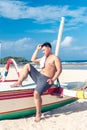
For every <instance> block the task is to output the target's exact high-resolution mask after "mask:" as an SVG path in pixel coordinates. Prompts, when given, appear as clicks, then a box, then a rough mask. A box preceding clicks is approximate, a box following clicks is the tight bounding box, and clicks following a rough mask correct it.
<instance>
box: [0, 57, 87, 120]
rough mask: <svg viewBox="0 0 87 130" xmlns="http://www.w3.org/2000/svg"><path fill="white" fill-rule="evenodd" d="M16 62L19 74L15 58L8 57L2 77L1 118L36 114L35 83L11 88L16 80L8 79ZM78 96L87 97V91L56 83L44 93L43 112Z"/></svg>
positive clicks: (0, 89) (67, 102)
mask: <svg viewBox="0 0 87 130" xmlns="http://www.w3.org/2000/svg"><path fill="white" fill-rule="evenodd" d="M11 63H12V64H14V66H15V69H16V72H17V75H18V77H19V71H18V67H17V64H16V62H15V61H14V59H8V61H7V64H6V66H5V72H4V78H2V79H0V120H2V119H12V118H20V117H25V116H29V115H33V114H35V110H36V109H35V105H34V99H33V92H34V88H35V84H34V83H31V84H30V83H29V82H28V81H26V80H25V81H24V82H23V86H21V87H14V88H11V87H10V85H11V84H13V83H14V82H16V81H17V79H16V80H6V77H7V74H8V70H9V66H10V64H11ZM59 94H61V95H62V96H63V97H61V96H60V95H59ZM78 98H87V92H83V91H75V90H74V91H73V90H68V89H65V88H61V87H60V86H58V85H56V84H54V85H53V86H52V87H51V88H49V89H48V90H47V91H46V92H44V93H43V95H42V100H43V104H42V112H46V111H49V110H52V109H55V108H57V107H61V106H64V105H66V104H69V103H72V102H74V101H76V100H77V99H78Z"/></svg>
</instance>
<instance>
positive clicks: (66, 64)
mask: <svg viewBox="0 0 87 130" xmlns="http://www.w3.org/2000/svg"><path fill="white" fill-rule="evenodd" d="M62 67H63V69H77V70H78V69H80V70H81V69H82V70H85V69H87V60H73V61H62Z"/></svg>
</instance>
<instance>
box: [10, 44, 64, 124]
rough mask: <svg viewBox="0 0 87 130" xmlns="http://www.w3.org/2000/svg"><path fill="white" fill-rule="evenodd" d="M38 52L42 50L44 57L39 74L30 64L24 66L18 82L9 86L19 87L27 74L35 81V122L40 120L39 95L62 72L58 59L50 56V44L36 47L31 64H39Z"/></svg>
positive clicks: (40, 101)
mask: <svg viewBox="0 0 87 130" xmlns="http://www.w3.org/2000/svg"><path fill="white" fill-rule="evenodd" d="M40 50H42V52H43V55H44V56H45V57H46V59H45V62H44V66H43V68H42V69H41V70H40V72H38V71H37V70H36V69H35V68H34V67H33V66H32V65H31V64H26V65H25V66H24V68H23V70H22V72H21V74H20V77H19V80H18V81H17V82H16V83H15V84H13V85H11V86H12V87H16V86H21V85H22V82H23V81H24V80H25V78H26V77H27V75H28V74H29V75H30V76H31V78H32V79H33V80H34V81H35V83H36V85H37V86H36V88H35V90H34V102H35V106H36V117H35V121H36V122H38V121H40V119H41V105H42V99H41V95H42V94H43V92H44V91H46V90H47V89H48V88H49V87H51V86H52V84H53V83H54V81H55V80H56V79H57V78H58V77H59V75H60V73H61V71H62V65H61V62H60V59H59V58H58V57H57V56H55V55H53V54H52V47H51V44H50V43H48V42H46V43H44V44H42V45H38V46H37V48H36V50H35V52H34V53H33V55H32V58H31V61H32V62H35V63H39V62H40V61H41V58H37V55H38V52H39V51H40Z"/></svg>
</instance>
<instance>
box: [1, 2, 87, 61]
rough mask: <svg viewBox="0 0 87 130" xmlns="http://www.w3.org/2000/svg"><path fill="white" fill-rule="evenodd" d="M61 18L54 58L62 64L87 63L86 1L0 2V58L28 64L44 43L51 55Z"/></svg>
mask: <svg viewBox="0 0 87 130" xmlns="http://www.w3.org/2000/svg"><path fill="white" fill-rule="evenodd" d="M62 17H64V19H65V21H64V27H63V33H62V39H61V43H60V49H59V55H58V56H59V57H60V59H61V60H62V61H66V60H87V0H84V1H82V0H3V1H2V0H0V58H3V57H6V56H18V57H24V58H26V59H28V60H30V59H31V56H32V54H33V52H34V50H35V49H36V47H37V45H38V44H42V43H44V42H50V43H51V44H52V51H53V53H55V48H56V43H57V40H58V34H59V27H60V22H61V18H62ZM41 55H42V53H41V52H40V54H39V56H41Z"/></svg>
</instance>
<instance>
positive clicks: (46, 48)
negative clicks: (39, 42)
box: [42, 46, 51, 56]
mask: <svg viewBox="0 0 87 130" xmlns="http://www.w3.org/2000/svg"><path fill="white" fill-rule="evenodd" d="M42 53H43V54H44V55H45V56H48V55H49V54H50V53H51V48H50V47H46V46H44V47H42Z"/></svg>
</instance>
